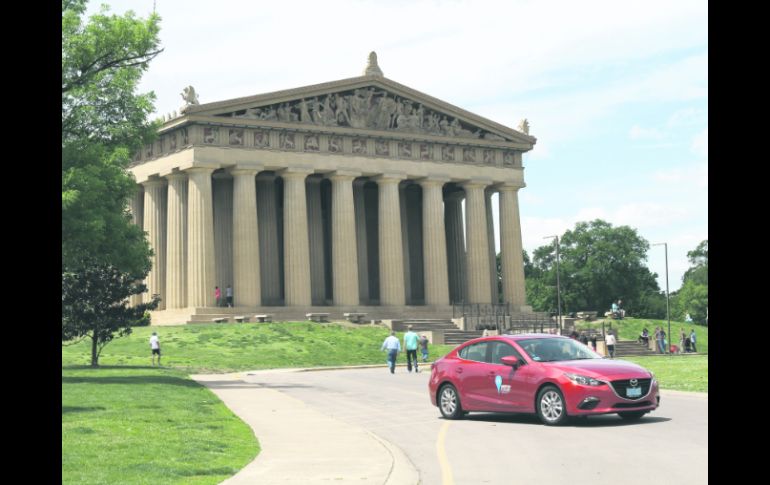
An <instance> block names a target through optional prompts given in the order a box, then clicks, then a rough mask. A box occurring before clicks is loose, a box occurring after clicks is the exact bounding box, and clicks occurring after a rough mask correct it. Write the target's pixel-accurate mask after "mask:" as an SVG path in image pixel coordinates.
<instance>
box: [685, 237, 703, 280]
mask: <svg viewBox="0 0 770 485" xmlns="http://www.w3.org/2000/svg"><path fill="white" fill-rule="evenodd" d="M687 259H688V260H689V261H690V264H691V265H692V267H691V268H690V269H688V270H687V271H686V272H685V274H684V276H683V277H682V282H687V281H690V280H692V281H693V282H695V283H696V284H699V285H706V286H708V284H709V241H708V239H706V240H704V241H701V243H700V244H698V247H696V248H695V249H693V250H692V251H689V252H688V253H687Z"/></svg>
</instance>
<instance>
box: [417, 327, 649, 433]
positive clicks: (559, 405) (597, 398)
mask: <svg viewBox="0 0 770 485" xmlns="http://www.w3.org/2000/svg"><path fill="white" fill-rule="evenodd" d="M428 387H429V389H430V399H431V402H432V403H433V405H434V406H438V408H439V410H440V411H441V414H442V415H443V416H444V417H445V418H447V419H458V418H461V417H462V416H463V415H465V414H467V413H468V412H470V411H495V412H508V413H511V412H512V413H536V414H537V415H538V417H539V418H540V420H541V421H542V422H543V423H545V424H547V425H558V424H563V423H564V422H565V421H566V420H567V419H568V418H569V417H577V416H590V415H593V414H609V413H617V414H618V415H620V417H621V418H624V419H630V420H634V419H639V418H641V417H642V416H644V415H645V414H646V413H648V412H650V411H652V410H654V409H656V408H657V407H658V406H659V405H660V393H659V390H658V383H657V381H656V380H655V376H654V375H653V374H652V372H650V371H648V370H646V369H645V368H643V367H641V366H639V365H636V364H634V363H631V362H626V361H622V360H611V359H605V358H603V357H602V356H601V355H599V354H597V353H596V352H594V351H593V350H591V349H590V348H588V347H586V346H585V345H583V344H581V343H580V342H578V341H576V340H573V339H571V338H567V337H562V336H558V335H546V334H527V335H499V336H493V337H482V338H478V339H474V340H471V341H469V342H466V343H464V344H462V345H460V346H458V347H457V348H456V349H454V350H453V351H451V352H449V353H448V354H447V355H446V356H444V357H442V358H440V359H438V360H437V361H436V362H434V363H433V365H432V366H431V376H430V382H429V384H428Z"/></svg>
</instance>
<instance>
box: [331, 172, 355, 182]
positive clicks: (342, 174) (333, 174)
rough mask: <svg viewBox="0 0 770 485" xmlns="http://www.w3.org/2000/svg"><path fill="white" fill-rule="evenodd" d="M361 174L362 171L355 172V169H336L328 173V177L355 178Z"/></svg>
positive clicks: (332, 178) (337, 178)
mask: <svg viewBox="0 0 770 485" xmlns="http://www.w3.org/2000/svg"><path fill="white" fill-rule="evenodd" d="M360 176H361V172H355V171H353V170H335V171H334V172H331V173H330V174H329V175H328V178H329V179H331V180H353V179H355V178H356V177H360Z"/></svg>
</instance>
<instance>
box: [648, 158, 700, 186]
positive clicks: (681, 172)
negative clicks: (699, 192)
mask: <svg viewBox="0 0 770 485" xmlns="http://www.w3.org/2000/svg"><path fill="white" fill-rule="evenodd" d="M708 177H709V173H708V164H707V163H698V164H694V165H686V166H680V167H676V168H672V169H668V170H659V171H657V172H655V173H653V175H652V178H653V180H655V181H656V182H659V183H663V184H671V185H679V186H682V185H687V186H692V187H699V188H703V187H708V183H709V178H708Z"/></svg>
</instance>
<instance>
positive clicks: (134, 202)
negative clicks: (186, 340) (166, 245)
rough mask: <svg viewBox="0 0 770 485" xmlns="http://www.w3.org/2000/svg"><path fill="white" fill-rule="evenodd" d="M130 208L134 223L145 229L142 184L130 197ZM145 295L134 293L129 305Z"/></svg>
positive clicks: (139, 302)
mask: <svg viewBox="0 0 770 485" xmlns="http://www.w3.org/2000/svg"><path fill="white" fill-rule="evenodd" d="M128 210H129V211H130V212H131V216H132V217H133V221H134V224H135V225H137V226H139V229H141V230H142V231H144V188H143V187H142V186H141V185H137V186H136V191H135V192H134V195H133V196H131V197H130V198H129V199H128ZM138 281H139V280H137V282H138ZM143 296H144V295H143V294H141V293H140V294H138V295H132V296H131V298H130V299H129V305H131V306H136V305H141V303H142V297H143Z"/></svg>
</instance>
